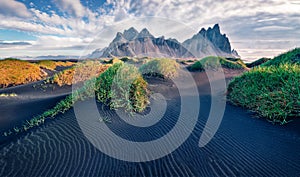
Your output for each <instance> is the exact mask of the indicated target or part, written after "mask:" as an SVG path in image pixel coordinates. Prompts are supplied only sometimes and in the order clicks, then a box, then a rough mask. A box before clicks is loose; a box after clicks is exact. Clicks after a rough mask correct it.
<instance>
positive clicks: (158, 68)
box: [140, 58, 180, 78]
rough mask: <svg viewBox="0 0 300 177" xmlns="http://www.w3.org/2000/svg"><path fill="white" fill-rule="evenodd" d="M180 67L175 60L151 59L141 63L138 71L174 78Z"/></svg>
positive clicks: (149, 74)
mask: <svg viewBox="0 0 300 177" xmlns="http://www.w3.org/2000/svg"><path fill="white" fill-rule="evenodd" d="M179 68H180V66H179V64H178V63H177V62H176V60H172V59H167V58H163V59H153V60H150V61H148V62H147V63H145V64H143V65H142V66H141V67H140V72H141V73H143V75H148V76H158V77H162V78H174V77H177V76H178V69H179Z"/></svg>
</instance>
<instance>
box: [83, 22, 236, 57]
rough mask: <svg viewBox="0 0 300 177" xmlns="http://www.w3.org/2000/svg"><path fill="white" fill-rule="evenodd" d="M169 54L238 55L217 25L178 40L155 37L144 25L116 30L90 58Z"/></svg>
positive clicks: (177, 55) (189, 55)
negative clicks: (110, 39)
mask: <svg viewBox="0 0 300 177" xmlns="http://www.w3.org/2000/svg"><path fill="white" fill-rule="evenodd" d="M113 56H117V57H121V56H129V57H144V56H147V57H168V58H195V57H197V58H199V57H205V56H223V57H238V54H237V52H236V51H235V50H232V49H231V45H230V43H229V39H228V38H227V37H226V35H225V34H223V35H222V34H221V32H220V27H219V25H218V24H216V25H215V26H214V27H213V28H208V30H205V29H203V28H202V29H201V31H200V32H199V33H197V34H196V35H194V36H193V37H192V38H191V39H188V40H186V41H184V42H183V43H180V42H178V41H177V40H176V39H165V37H164V36H162V37H158V38H155V37H154V36H153V35H152V34H151V33H150V32H149V31H148V30H147V29H146V28H144V29H143V30H142V31H141V32H138V31H137V30H136V29H135V28H133V27H131V28H129V29H128V30H125V31H124V32H123V33H120V32H118V33H117V35H116V37H115V39H114V40H113V41H112V42H111V43H110V44H109V46H108V47H106V48H104V49H103V50H99V49H97V50H96V51H94V52H93V53H92V54H91V56H89V57H90V58H101V57H113Z"/></svg>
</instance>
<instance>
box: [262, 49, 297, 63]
mask: <svg viewBox="0 0 300 177" xmlns="http://www.w3.org/2000/svg"><path fill="white" fill-rule="evenodd" d="M285 63H290V64H294V63H297V64H300V48H296V49H294V50H291V51H288V52H286V53H283V54H281V55H278V56H277V57H275V58H274V59H272V60H270V61H268V62H266V63H264V64H262V66H279V65H280V64H285Z"/></svg>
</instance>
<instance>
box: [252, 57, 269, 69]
mask: <svg viewBox="0 0 300 177" xmlns="http://www.w3.org/2000/svg"><path fill="white" fill-rule="evenodd" d="M269 60H271V58H260V59H258V60H256V61H254V62H252V63H247V64H246V66H247V67H248V68H253V67H256V66H260V65H262V64H263V63H266V62H267V61H269Z"/></svg>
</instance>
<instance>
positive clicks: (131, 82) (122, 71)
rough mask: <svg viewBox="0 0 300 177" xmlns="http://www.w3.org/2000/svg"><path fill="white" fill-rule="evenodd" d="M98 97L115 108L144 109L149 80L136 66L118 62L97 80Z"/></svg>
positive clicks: (139, 110) (147, 101) (138, 110)
mask: <svg viewBox="0 0 300 177" xmlns="http://www.w3.org/2000/svg"><path fill="white" fill-rule="evenodd" d="M95 85H96V88H97V89H96V96H97V99H98V100H99V101H101V102H103V103H105V104H107V105H109V106H110V107H111V108H113V109H117V108H125V109H126V110H129V111H136V112H141V111H143V110H144V109H145V108H146V106H147V104H148V103H149V100H148V90H147V82H146V81H145V80H144V79H143V77H142V75H141V74H140V72H139V71H138V69H137V68H136V67H134V66H133V65H129V64H124V63H116V64H114V65H113V66H112V67H110V68H108V69H107V70H106V71H105V72H104V73H103V74H101V75H100V76H99V77H98V78H97V80H96V84H95Z"/></svg>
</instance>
